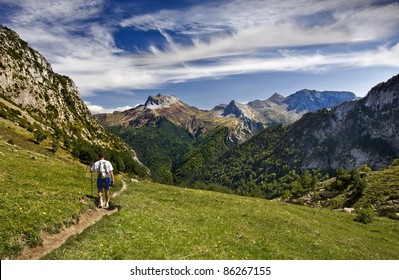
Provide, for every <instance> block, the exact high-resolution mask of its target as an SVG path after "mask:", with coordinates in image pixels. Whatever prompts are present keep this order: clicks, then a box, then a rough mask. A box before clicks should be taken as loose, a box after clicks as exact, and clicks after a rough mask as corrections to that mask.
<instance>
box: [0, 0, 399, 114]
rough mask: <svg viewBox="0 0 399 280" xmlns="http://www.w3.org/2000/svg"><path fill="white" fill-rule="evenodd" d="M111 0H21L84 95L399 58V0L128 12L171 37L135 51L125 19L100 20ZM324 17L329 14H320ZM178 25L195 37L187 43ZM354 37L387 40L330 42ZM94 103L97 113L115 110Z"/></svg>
mask: <svg viewBox="0 0 399 280" xmlns="http://www.w3.org/2000/svg"><path fill="white" fill-rule="evenodd" d="M5 1H8V0H2V2H5ZM105 1H106V0H102V1H92V2H87V1H80V0H71V1H61V0H57V1H50V0H39V1H29V0H16V1H14V0H13V1H12V3H14V4H16V5H19V6H20V7H21V9H20V11H19V12H18V13H16V14H14V15H13V17H12V26H10V27H11V28H12V29H14V30H16V31H17V32H18V33H19V34H20V35H21V37H22V38H23V39H25V40H27V41H28V42H29V43H30V44H31V45H32V46H33V47H34V48H36V49H38V50H39V51H40V52H41V53H43V54H44V55H45V57H46V58H47V59H48V60H49V61H50V63H51V64H52V66H53V69H54V70H55V71H57V72H59V73H62V74H65V75H69V76H70V77H71V78H72V79H73V80H74V81H75V82H76V84H77V85H78V87H79V89H80V92H81V94H82V95H90V94H93V92H95V91H98V90H108V91H110V90H120V89H150V88H154V87H159V86H160V85H161V84H163V83H177V82H183V81H188V80H192V79H199V78H212V79H213V78H219V77H225V76H228V75H236V74H240V73H255V72H267V71H315V72H318V71H328V69H330V68H332V67H373V66H392V67H399V65H398V59H397V57H399V47H398V45H395V46H393V47H389V46H386V45H385V40H386V39H387V38H397V37H395V36H393V34H395V32H397V30H398V26H399V18H398V17H397V15H398V14H399V4H396V3H393V4H386V5H385V4H384V5H383V4H378V5H377V4H376V3H378V1H375V0H354V1H348V0H335V1H327V0H326V1H312V0H295V1H294V0H286V1H281V0H268V1H264V0H250V1H239V0H232V1H225V2H216V3H217V4H213V5H212V6H210V5H207V4H206V2H199V3H200V4H199V5H196V6H193V7H191V8H186V9H185V10H161V11H159V12H156V13H151V14H142V15H136V16H135V17H132V18H127V19H125V20H122V21H120V22H119V25H120V26H123V27H130V28H134V29H137V30H141V31H148V30H153V31H158V32H160V34H162V36H163V37H164V38H165V42H164V43H165V45H164V46H163V48H156V46H155V45H151V46H149V47H148V49H141V50H140V52H139V53H127V52H125V51H123V50H121V49H118V48H117V47H116V44H115V38H114V35H113V32H114V31H115V30H116V28H118V27H120V26H116V25H111V24H108V23H107V24H106V23H104V22H110V21H104V20H103V21H100V20H99V19H100V18H101V17H102V16H103V14H102V13H103V9H104V7H105ZM201 3H205V4H201ZM321 16H323V17H325V18H326V19H325V20H322V21H320V20H319V19H320V17H321ZM113 24H114V23H113ZM175 34H178V35H179V36H185V37H186V38H187V39H188V40H189V41H190V42H191V44H182V43H179V41H178V40H176V39H175V38H174V37H173V35H175ZM378 42H381V43H380V44H379V43H378ZM353 43H356V44H361V43H372V44H370V45H373V46H375V45H380V47H378V48H374V49H373V48H372V47H370V46H368V47H364V48H363V50H359V51H355V50H354V49H355V48H354V47H348V49H349V50H350V51H346V50H345V48H344V47H340V48H337V49H336V50H335V51H331V50H330V51H327V50H324V47H323V46H325V45H330V46H331V45H334V44H335V45H338V44H341V45H346V46H350V45H351V44H353ZM394 43H398V42H397V41H396V42H394ZM305 47H312V50H306V48H305ZM285 49H286V50H288V51H281V50H285ZM323 50H324V51H323ZM90 106H92V107H91V108H92V110H94V111H96V110H97V111H96V112H103V111H104V110H105V109H104V108H100V107H95V105H90ZM110 110H114V109H110Z"/></svg>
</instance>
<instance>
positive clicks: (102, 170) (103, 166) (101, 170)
mask: <svg viewBox="0 0 399 280" xmlns="http://www.w3.org/2000/svg"><path fill="white" fill-rule="evenodd" d="M107 173H108V172H107V163H106V162H105V161H100V163H99V167H98V178H99V179H105V178H107Z"/></svg>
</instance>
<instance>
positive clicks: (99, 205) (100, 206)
mask: <svg viewBox="0 0 399 280" xmlns="http://www.w3.org/2000/svg"><path fill="white" fill-rule="evenodd" d="M98 207H99V208H102V207H103V200H102V199H100V201H99V202H98Z"/></svg>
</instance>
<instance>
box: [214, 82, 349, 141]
mask: <svg viewBox="0 0 399 280" xmlns="http://www.w3.org/2000/svg"><path fill="white" fill-rule="evenodd" d="M354 99H356V95H355V94H354V93H352V92H340V91H322V92H320V91H316V90H308V89H303V90H300V91H297V92H296V93H294V94H291V95H289V96H288V97H284V96H282V95H280V94H278V93H275V94H274V95H272V96H271V97H270V98H269V99H267V100H254V101H251V102H249V103H247V104H241V103H238V102H236V101H234V100H233V101H231V102H230V103H229V104H228V105H219V106H216V107H215V108H214V109H213V110H212V111H213V112H215V113H216V114H219V115H221V116H223V117H234V118H236V119H238V120H239V121H240V130H241V131H243V132H244V134H243V136H244V137H238V138H239V139H244V140H246V139H248V137H247V138H245V135H250V136H252V135H255V134H256V133H257V132H259V131H260V130H261V129H263V128H265V127H267V126H270V125H277V124H283V125H287V124H291V123H293V122H294V121H296V120H298V119H300V118H301V117H302V116H303V115H304V114H305V113H307V112H315V111H317V110H320V109H324V108H332V107H334V106H337V105H339V104H341V103H343V102H346V101H350V100H354Z"/></svg>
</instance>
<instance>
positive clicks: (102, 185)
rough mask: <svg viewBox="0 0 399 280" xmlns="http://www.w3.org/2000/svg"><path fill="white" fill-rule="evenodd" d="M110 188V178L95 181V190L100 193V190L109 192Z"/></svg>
mask: <svg viewBox="0 0 399 280" xmlns="http://www.w3.org/2000/svg"><path fill="white" fill-rule="evenodd" d="M110 186H111V178H105V179H97V189H98V190H99V191H101V190H102V189H106V190H109V188H110Z"/></svg>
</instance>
